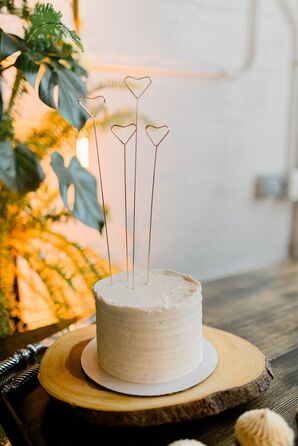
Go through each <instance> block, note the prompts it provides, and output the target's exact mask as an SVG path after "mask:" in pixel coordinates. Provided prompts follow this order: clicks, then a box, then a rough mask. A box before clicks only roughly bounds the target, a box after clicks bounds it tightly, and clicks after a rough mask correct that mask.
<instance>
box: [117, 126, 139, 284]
mask: <svg viewBox="0 0 298 446" xmlns="http://www.w3.org/2000/svg"><path fill="white" fill-rule="evenodd" d="M128 127H132V128H133V132H132V133H131V134H130V135H129V137H128V138H126V139H125V141H124V140H123V138H122V137H121V136H120V135H119V134H118V131H119V130H121V129H125V128H128ZM111 132H112V133H113V134H114V135H115V136H116V138H117V139H118V140H119V141H120V142H121V144H122V145H123V177H124V214H125V251H126V277H127V280H128V278H129V277H128V223H127V175H126V146H127V144H128V142H129V141H130V140H131V138H132V137H133V135H134V134H135V132H136V125H135V124H128V125H117V124H114V125H112V127H111Z"/></svg>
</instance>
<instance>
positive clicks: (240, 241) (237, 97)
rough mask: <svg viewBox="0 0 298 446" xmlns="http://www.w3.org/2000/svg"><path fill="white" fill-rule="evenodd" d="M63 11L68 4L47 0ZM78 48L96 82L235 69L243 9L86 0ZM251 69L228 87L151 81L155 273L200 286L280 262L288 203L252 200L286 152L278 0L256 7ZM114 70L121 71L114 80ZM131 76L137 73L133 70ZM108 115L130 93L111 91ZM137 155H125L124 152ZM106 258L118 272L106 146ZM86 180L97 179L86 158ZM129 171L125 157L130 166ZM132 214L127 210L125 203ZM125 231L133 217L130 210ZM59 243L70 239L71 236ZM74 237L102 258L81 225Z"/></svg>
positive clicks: (146, 156)
mask: <svg viewBox="0 0 298 446" xmlns="http://www.w3.org/2000/svg"><path fill="white" fill-rule="evenodd" d="M54 3H55V4H56V6H58V7H61V8H63V9H65V13H66V15H67V14H68V16H69V19H70V17H71V16H70V13H69V10H67V8H68V5H66V4H65V2H60V1H57V2H54ZM85 4H86V11H85V18H84V23H83V29H82V38H83V41H84V43H85V46H86V50H87V51H86V56H85V57H87V58H89V61H90V62H92V63H93V64H101V63H103V64H106V65H110V67H108V68H106V71H105V72H104V73H100V72H94V73H92V81H94V82H95V81H96V80H102V79H106V78H109V79H110V78H119V79H121V78H122V77H123V76H124V75H126V74H134V73H135V72H136V71H135V68H136V67H140V66H143V67H144V66H145V67H146V66H147V67H154V68H160V69H172V70H186V71H187V70H188V71H196V70H200V71H214V70H215V71H217V70H222V69H226V70H235V69H237V68H238V67H240V66H241V65H242V63H243V61H244V59H245V52H246V48H247V46H246V45H247V33H248V28H247V24H248V20H247V17H248V13H249V5H250V1H249V0H225V2H222V1H220V0H208V1H207V0H187V1H185V0H184V1H182V0H163V1H162V2H160V1H158V0H152V1H150V2H148V1H144V0H142V1H141V0H126V1H125V2H123V1H121V0H109V1H107V0H100V1H96V2H95V1H91V0H86V1H85ZM260 4H261V11H260V27H259V32H258V46H257V54H256V59H255V61H254V63H253V66H252V68H251V69H250V70H249V71H248V72H247V73H245V74H243V75H242V76H240V77H239V78H237V79H234V80H211V79H208V78H194V79H192V78H190V77H187V76H186V77H184V76H162V75H159V73H158V71H156V70H153V71H151V69H150V68H148V70H145V71H144V73H145V72H147V73H148V74H151V75H152V79H153V84H152V86H151V88H150V91H148V92H147V93H146V95H145V96H144V98H143V99H142V102H141V111H142V112H144V113H146V114H147V115H148V116H150V117H152V119H153V120H154V122H155V123H160V124H163V123H167V124H168V125H169V126H170V129H171V133H170V135H169V137H168V139H167V141H166V142H165V143H164V145H163V146H162V147H161V148H160V152H159V155H160V156H159V164H158V172H157V188H156V201H155V209H154V226H153V246H152V263H153V265H154V266H157V267H162V266H167V267H171V268H174V269H176V270H181V271H185V272H189V273H192V274H194V275H196V276H197V277H198V278H201V279H208V278H213V277H217V276H222V275H225V274H230V273H234V272H237V271H240V270H242V269H245V268H251V267H256V266H259V265H263V264H267V263H271V262H274V261H278V260H280V259H283V258H285V257H286V256H287V249H288V238H289V224H290V205H289V203H288V202H287V201H273V200H268V201H256V199H255V198H254V182H255V178H256V176H257V175H259V174H262V173H265V174H270V173H284V172H285V170H286V169H287V162H288V153H287V150H288V148H287V138H288V134H287V133H288V108H287V107H288V100H289V79H290V64H291V59H290V56H291V55H290V34H289V30H288V27H287V23H286V21H285V19H284V17H283V16H282V14H281V12H280V10H279V8H278V6H277V0H262V1H261V2H260ZM113 65H124V66H125V65H127V66H131V67H132V68H131V69H130V68H123V72H119V71H118V72H114V70H113ZM133 67H134V68H133ZM106 98H107V102H108V103H109V104H110V106H111V108H112V109H115V108H117V107H118V106H120V105H124V106H133V104H134V102H133V100H132V97H131V96H130V95H129V93H128V92H126V91H122V92H119V93H118V92H108V93H107V94H106ZM139 150H140V152H139V154H140V156H139V160H140V162H139V169H140V170H139V195H138V210H137V211H138V213H137V264H138V266H139V267H144V266H145V264H146V262H145V259H146V249H147V230H148V217H149V215H148V212H149V193H150V181H151V169H152V161H153V150H152V147H151V146H150V144H149V143H148V141H147V139H146V138H145V135H144V131H143V130H142V131H141V135H140V149H139ZM129 152H130V155H132V154H133V147H132V146H131V147H130V149H129ZM102 154H103V169H104V176H105V183H106V199H107V202H108V204H109V207H110V213H111V227H110V232H111V239H112V259H113V261H114V262H115V263H117V264H118V265H121V266H122V267H123V265H124V262H123V260H124V233H123V225H124V221H123V195H122V191H123V189H122V183H121V178H122V177H121V175H122V170H121V168H122V164H121V162H122V158H121V154H122V152H121V148H120V147H119V145H118V144H117V141H116V140H115V139H114V138H112V137H111V136H109V135H106V136H105V137H104V139H103V144H102ZM92 161H93V165H92V168H91V170H93V171H94V172H96V165H95V156H94V153H92ZM130 161H132V158H131V159H130ZM130 204H131V203H130ZM130 222H131V212H130ZM67 233H70V230H69V228H67ZM72 234H73V237H76V238H77V239H78V240H80V241H83V242H85V243H88V244H90V245H91V246H94V247H96V248H97V249H99V250H100V251H101V252H105V245H104V243H103V240H100V239H99V237H98V236H97V234H96V233H95V232H94V231H93V230H89V229H86V228H85V227H83V226H81V225H75V226H74V227H73V228H72Z"/></svg>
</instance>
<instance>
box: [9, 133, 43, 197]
mask: <svg viewBox="0 0 298 446" xmlns="http://www.w3.org/2000/svg"><path fill="white" fill-rule="evenodd" d="M0 159H1V164H0V180H1V181H2V182H3V183H4V184H5V186H6V187H8V188H10V189H12V190H14V191H16V192H18V193H20V194H25V193H26V192H29V191H33V190H36V189H37V188H38V187H39V185H40V183H41V182H42V181H43V180H44V178H45V175H44V172H43V170H42V167H41V165H40V163H39V161H38V158H37V156H36V155H35V154H34V153H33V152H32V151H31V150H29V149H28V148H27V147H26V145H25V144H20V143H19V144H16V146H15V147H13V146H12V144H11V143H10V142H8V141H3V142H0Z"/></svg>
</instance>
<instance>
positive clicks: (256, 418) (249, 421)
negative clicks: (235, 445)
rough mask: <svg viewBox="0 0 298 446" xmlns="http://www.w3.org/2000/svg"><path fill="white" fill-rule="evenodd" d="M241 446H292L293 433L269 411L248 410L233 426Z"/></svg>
mask: <svg viewBox="0 0 298 446" xmlns="http://www.w3.org/2000/svg"><path fill="white" fill-rule="evenodd" d="M235 430H236V437H237V440H238V441H239V443H240V445H241V446H273V445H274V446H292V445H293V442H294V431H293V430H292V429H291V428H290V427H289V425H288V424H287V422H286V421H285V420H284V419H283V417H281V416H280V415H278V414H277V413H276V412H273V411H272V410H270V409H256V410H249V411H248V412H245V413H244V414H242V415H241V416H240V417H239V418H238V420H237V422H236V426H235Z"/></svg>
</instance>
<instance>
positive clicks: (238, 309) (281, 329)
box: [0, 261, 298, 446]
mask: <svg viewBox="0 0 298 446" xmlns="http://www.w3.org/2000/svg"><path fill="white" fill-rule="evenodd" d="M203 291H204V293H203V294H204V323H205V324H207V325H211V326H214V327H218V328H221V329H224V330H227V331H231V332H233V333H235V334H237V335H239V336H242V337H243V338H246V339H247V340H249V341H251V342H252V343H254V344H256V345H257V346H258V347H259V348H260V349H261V350H263V351H264V353H265V355H266V356H267V357H268V358H269V359H270V360H271V364H272V367H273V372H274V375H275V379H274V381H273V383H272V385H271V388H270V390H269V391H268V392H267V393H266V394H264V395H263V396H262V397H260V398H259V399H257V400H254V401H252V402H250V403H248V404H245V405H242V406H238V407H236V408H235V409H232V410H228V411H226V412H223V413H221V414H219V415H216V416H213V417H209V418H207V419H204V420H199V421H193V422H187V423H177V424H172V425H165V426H158V427H150V428H107V427H104V426H92V425H87V424H85V423H84V422H83V421H78V420H75V419H74V418H73V416H72V414H71V413H70V412H68V411H67V410H66V409H65V407H64V406H63V405H61V404H59V403H57V402H55V401H52V400H50V398H49V397H48V395H47V394H46V392H45V391H44V390H43V389H42V388H41V387H40V386H38V387H36V388H34V389H32V390H30V391H29V392H27V393H26V394H23V395H20V396H18V397H15V398H14V400H13V401H11V403H12V406H13V408H14V410H15V412H16V414H17V415H18V417H19V418H20V420H21V422H22V428H23V429H24V432H25V434H26V435H27V436H28V437H29V439H30V440H31V442H32V444H34V445H40V446H45V445H55V446H60V445H61V446H62V445H63V446H68V445H72V446H74V445H82V444H103V445H105V444H109V445H116V444H127V445H130V446H137V445H138V446H139V445H142V446H149V445H150V446H165V445H167V444H168V443H169V442H171V441H174V440H177V439H181V438H196V439H198V440H201V441H202V442H204V443H206V444H207V445H208V446H215V445H216V446H226V445H233V444H235V439H234V424H235V421H236V419H237V417H238V416H239V415H240V414H242V413H243V412H244V411H246V410H250V409H254V408H261V407H269V408H270V409H273V410H275V411H276V412H278V413H279V414H281V415H282V416H284V417H285V419H286V420H287V421H288V423H289V424H290V425H291V426H292V427H293V428H294V429H295V431H296V422H295V410H296V407H297V406H298V392H297V381H298V380H297V376H298V348H297V339H298V322H297V321H298V262H290V261H289V262H284V263H282V264H278V265H275V266H272V267H268V268H263V269H259V270H256V271H251V272H247V273H244V274H240V275H237V276H234V277H230V278H226V279H221V280H217V281H213V282H209V283H206V284H204V285H203ZM58 328H59V327H57V326H51V327H46V328H42V329H38V330H34V331H31V332H28V333H21V334H16V335H13V336H12V337H8V338H5V339H1V340H0V359H3V358H5V357H6V356H8V355H9V354H11V353H12V352H14V351H15V350H16V349H17V348H19V347H21V346H23V345H24V344H27V343H29V342H35V341H38V340H39V339H42V338H43V337H45V336H47V335H49V334H50V333H53V332H54V331H57V329H58ZM10 416H11V415H9V414H7V413H4V412H2V413H0V423H2V424H3V425H5V423H7V422H9V419H10ZM107 436H108V437H109V441H108V442H107V441H105V440H104V439H106V438H107ZM95 441H96V443H95ZM14 444H16V443H15V442H14ZM23 445H24V443H23Z"/></svg>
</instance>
